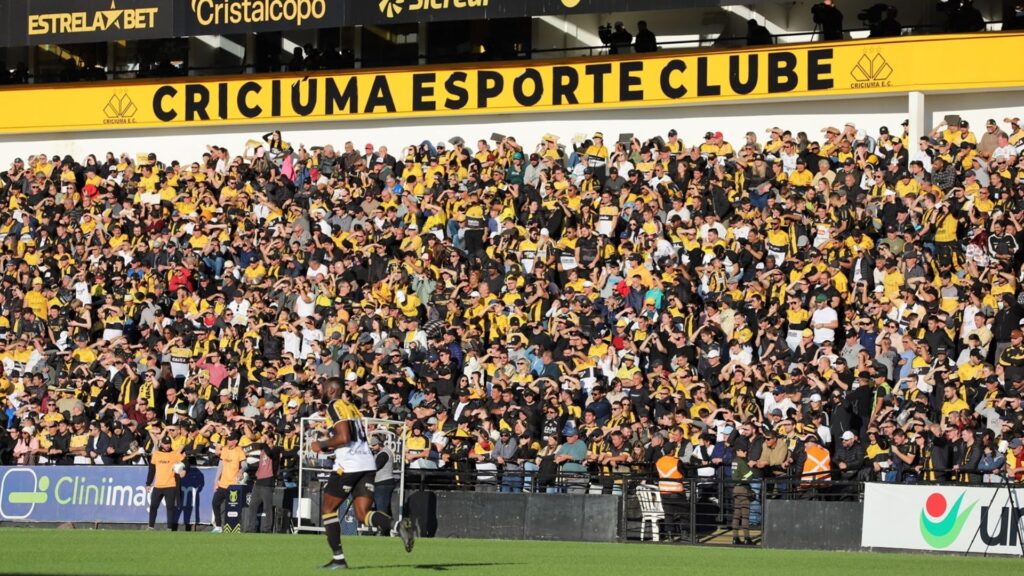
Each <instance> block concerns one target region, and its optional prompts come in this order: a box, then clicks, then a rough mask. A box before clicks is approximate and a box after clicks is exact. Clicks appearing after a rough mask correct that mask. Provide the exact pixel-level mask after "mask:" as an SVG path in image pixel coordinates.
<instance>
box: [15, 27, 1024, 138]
mask: <svg viewBox="0 0 1024 576" xmlns="http://www.w3.org/2000/svg"><path fill="white" fill-rule="evenodd" d="M953 42H956V44H957V46H956V49H955V50H954V49H953V46H952V44H953ZM1022 48H1024V34H998V35H997V34H987V35H976V36H969V35H959V36H924V37H920V38H899V39H891V40H888V41H885V42H879V41H872V40H866V41H851V42H843V43H835V44H824V43H816V44H807V45H791V46H774V47H767V48H759V49H744V50H735V51H729V50H719V51H711V52H694V53H678V54H654V55H650V56H636V55H633V56H624V57H602V58H587V59H580V60H573V61H567V60H561V61H550V62H529V63H522V62H513V63H507V64H498V65H492V66H483V67H480V68H476V69H466V68H464V67H455V66H449V67H435V68H431V67H416V68H407V69H385V70H379V71H365V72H364V71H345V72H344V73H319V74H311V75H308V76H307V75H300V74H290V75H268V76H237V77H231V78H224V79H209V78H202V79H199V78H197V79H193V80H191V81H190V80H189V79H175V80H173V81H167V82H164V83H161V82H153V81H139V82H128V83H100V84H93V85H74V84H73V85H66V86H60V87H50V86H47V87H35V86H27V87H18V88H10V89H7V90H5V92H4V101H5V104H6V106H4V107H2V108H0V132H4V133H24V132H64V131H87V130H96V129H109V130H121V129H131V128H162V127H178V128H180V127H189V126H210V125H227V124H236V123H253V122H270V123H274V124H281V123H291V122H325V121H344V120H373V119H386V120H393V119H396V118H410V117H427V116H452V115H460V116H462V115H466V114H517V113H528V112H561V111H574V110H604V109H614V108H628V107H637V106H643V107H648V108H649V107H657V106H680V105H704V104H715V103H730V102H741V101H742V102H751V101H755V100H756V101H764V102H771V101H775V100H798V99H802V98H831V97H860V96H873V95H878V94H894V93H906V92H909V91H916V90H920V91H956V90H993V89H1019V88H1020V87H1021V86H1024V69H1020V67H1017V68H1014V67H1009V68H1006V67H997V66H979V65H978V64H977V62H976V61H975V60H974V59H972V58H971V54H972V53H975V54H976V53H1015V52H1017V51H1020V50H1021V49H1022ZM929 51H930V52H934V53H943V54H946V55H947V56H946V57H945V58H944V61H943V63H942V64H941V65H940V64H939V63H938V62H933V61H929V60H927V59H925V60H922V59H921V58H920V54H921V53H923V52H929ZM967 67H970V69H971V70H972V75H971V76H970V78H964V77H960V76H955V75H949V74H947V73H946V70H948V69H967ZM40 106H42V107H43V108H44V109H46V110H49V111H50V113H48V114H47V115H46V116H45V117H44V118H42V119H40V118H39V117H33V116H31V115H26V114H23V111H24V110H28V109H39V107H40Z"/></svg>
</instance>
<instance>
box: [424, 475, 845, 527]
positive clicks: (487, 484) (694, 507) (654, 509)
mask: <svg viewBox="0 0 1024 576" xmlns="http://www.w3.org/2000/svg"><path fill="white" fill-rule="evenodd" d="M727 472H728V471H727V470H726V469H724V468H718V469H715V471H714V473H713V474H712V475H709V476H693V477H689V478H686V479H685V480H684V481H683V492H682V493H681V494H663V493H662V492H661V491H660V490H659V489H658V478H657V476H656V475H654V474H651V473H636V472H628V473H627V472H612V473H596V474H595V473H582V474H564V473H558V474H555V475H547V476H545V475H544V474H543V473H541V472H539V471H537V470H522V469H519V470H498V469H497V468H495V469H493V470H492V469H484V470H480V469H464V470H451V469H411V468H410V469H407V470H406V484H407V489H408V490H409V491H410V492H414V491H429V492H438V491H475V492H504V493H524V492H525V493H548V494H611V495H615V496H621V497H622V499H621V506H622V514H621V519H622V520H621V525H620V527H619V533H620V540H622V541H635V542H657V543H667V542H676V543H685V544H708V545H736V544H738V545H745V546H760V545H761V543H762V526H763V520H764V511H765V502H766V501H767V500H773V499H786V500H816V501H849V502H860V501H862V499H863V483H862V482H856V481H849V482H843V481H831V480H830V481H819V480H814V479H810V478H801V477H800V476H785V477H772V478H761V479H756V480H751V481H743V482H737V481H734V480H732V479H731V478H729V477H728V475H727Z"/></svg>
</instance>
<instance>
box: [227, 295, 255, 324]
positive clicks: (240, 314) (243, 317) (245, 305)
mask: <svg viewBox="0 0 1024 576" xmlns="http://www.w3.org/2000/svg"><path fill="white" fill-rule="evenodd" d="M250 305H251V304H250V302H249V301H248V300H246V299H244V298H243V299H242V301H241V302H239V301H238V300H235V299H234V298H232V299H231V302H229V303H228V310H231V313H232V314H234V315H235V321H234V322H233V324H241V323H244V322H246V321H248V319H249V306H250Z"/></svg>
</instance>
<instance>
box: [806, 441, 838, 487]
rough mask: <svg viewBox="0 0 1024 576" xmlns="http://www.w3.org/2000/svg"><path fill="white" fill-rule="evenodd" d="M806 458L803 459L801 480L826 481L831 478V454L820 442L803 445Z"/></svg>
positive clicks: (809, 481)
mask: <svg viewBox="0 0 1024 576" xmlns="http://www.w3.org/2000/svg"><path fill="white" fill-rule="evenodd" d="M804 452H805V453H806V454H807V459H806V460H804V473H803V482H804V483H805V484H808V483H811V482H827V481H828V480H831V478H832V456H831V455H830V454H829V453H828V450H827V449H826V448H825V447H824V446H821V445H820V444H807V445H805V446H804Z"/></svg>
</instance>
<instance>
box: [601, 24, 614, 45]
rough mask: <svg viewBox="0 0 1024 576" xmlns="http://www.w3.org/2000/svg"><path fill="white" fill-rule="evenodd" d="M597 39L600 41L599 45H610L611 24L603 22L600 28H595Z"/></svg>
mask: <svg viewBox="0 0 1024 576" xmlns="http://www.w3.org/2000/svg"><path fill="white" fill-rule="evenodd" d="M597 37H598V38H600V39H601V43H602V44H604V45H605V46H608V45H609V44H611V43H612V24H611V22H605V23H604V24H602V25H601V26H598V27H597Z"/></svg>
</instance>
